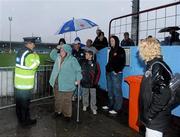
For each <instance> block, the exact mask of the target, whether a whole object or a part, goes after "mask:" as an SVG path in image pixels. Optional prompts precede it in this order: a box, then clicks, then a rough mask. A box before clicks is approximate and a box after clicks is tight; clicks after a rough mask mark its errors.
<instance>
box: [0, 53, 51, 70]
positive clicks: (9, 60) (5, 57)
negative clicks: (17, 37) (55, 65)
mask: <svg viewBox="0 0 180 137" xmlns="http://www.w3.org/2000/svg"><path fill="white" fill-rule="evenodd" d="M39 57H40V62H41V65H46V64H49V62H48V61H47V60H50V57H49V54H39ZM15 58H16V54H15V53H11V54H10V53H0V67H10V66H15Z"/></svg>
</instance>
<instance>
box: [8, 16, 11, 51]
mask: <svg viewBox="0 0 180 137" xmlns="http://www.w3.org/2000/svg"><path fill="white" fill-rule="evenodd" d="M8 19H9V48H10V49H9V52H10V53H11V21H12V17H8Z"/></svg>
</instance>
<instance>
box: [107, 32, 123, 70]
mask: <svg viewBox="0 0 180 137" xmlns="http://www.w3.org/2000/svg"><path fill="white" fill-rule="evenodd" d="M111 38H113V39H114V40H115V47H111V50H110V52H109V60H108V63H107V65H106V72H112V71H114V72H116V73H118V72H121V71H122V70H123V68H124V66H125V62H126V54H125V50H124V49H123V48H122V47H120V46H119V39H118V37H117V36H111Z"/></svg>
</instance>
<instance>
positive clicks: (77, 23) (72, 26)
mask: <svg viewBox="0 0 180 137" xmlns="http://www.w3.org/2000/svg"><path fill="white" fill-rule="evenodd" d="M95 26H97V24H95V23H94V22H92V21H90V20H88V19H74V18H73V19H72V20H69V21H67V22H66V23H64V24H63V25H62V26H61V27H60V29H59V30H58V32H57V34H63V33H66V32H72V31H76V32H77V31H80V30H83V29H88V28H92V27H95Z"/></svg>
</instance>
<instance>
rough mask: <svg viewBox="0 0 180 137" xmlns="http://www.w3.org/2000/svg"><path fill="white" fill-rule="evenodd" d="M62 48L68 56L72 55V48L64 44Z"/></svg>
mask: <svg viewBox="0 0 180 137" xmlns="http://www.w3.org/2000/svg"><path fill="white" fill-rule="evenodd" d="M61 48H62V49H64V51H65V52H66V53H67V54H68V55H71V54H72V48H71V46H70V45H68V44H64V45H63V46H62V47H61Z"/></svg>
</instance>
